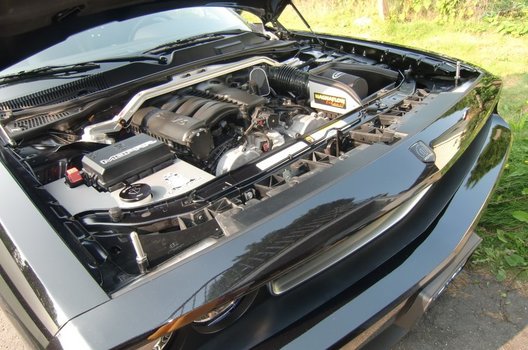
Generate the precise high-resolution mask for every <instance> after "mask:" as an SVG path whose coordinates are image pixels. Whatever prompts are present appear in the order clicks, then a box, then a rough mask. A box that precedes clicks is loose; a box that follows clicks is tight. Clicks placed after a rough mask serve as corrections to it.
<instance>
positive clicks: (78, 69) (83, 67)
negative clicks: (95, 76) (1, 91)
mask: <svg viewBox="0 0 528 350" xmlns="http://www.w3.org/2000/svg"><path fill="white" fill-rule="evenodd" d="M99 67H100V65H98V64H97V63H94V62H86V63H76V64H69V65H64V66H44V67H39V68H35V69H31V70H25V71H20V72H18V73H15V74H10V75H4V76H2V77H0V83H9V82H12V81H17V80H24V79H32V78H38V77H44V76H51V75H56V74H64V75H69V74H73V73H82V72H87V71H90V70H93V69H97V68H99Z"/></svg>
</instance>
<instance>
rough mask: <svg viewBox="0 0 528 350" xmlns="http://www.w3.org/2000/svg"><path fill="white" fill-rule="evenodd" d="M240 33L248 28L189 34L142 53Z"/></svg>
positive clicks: (152, 52)
mask: <svg viewBox="0 0 528 350" xmlns="http://www.w3.org/2000/svg"><path fill="white" fill-rule="evenodd" d="M242 33H251V32H250V31H248V30H242V29H233V30H225V31H220V32H214V33H207V34H200V35H195V36H191V37H188V38H185V39H180V40H176V41H171V42H168V43H165V44H161V45H158V46H156V47H153V48H152V49H148V50H147V51H144V52H143V53H144V54H159V53H164V52H167V51H169V50H174V49H181V48H184V47H188V46H194V45H196V44H202V43H206V42H210V41H215V40H218V39H223V38H224V36H225V35H236V34H242Z"/></svg>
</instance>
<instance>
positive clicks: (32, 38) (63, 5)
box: [0, 0, 289, 70]
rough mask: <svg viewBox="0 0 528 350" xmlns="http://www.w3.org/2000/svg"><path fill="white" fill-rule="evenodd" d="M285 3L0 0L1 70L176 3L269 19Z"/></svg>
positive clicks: (269, 0) (274, 0)
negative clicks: (246, 12) (78, 36)
mask: <svg viewBox="0 0 528 350" xmlns="http://www.w3.org/2000/svg"><path fill="white" fill-rule="evenodd" d="M288 3H289V0H236V1H229V2H225V1H224V2H221V1H201V0H194V1H189V0H179V1H152V0H59V1H36V0H0V47H1V48H2V49H1V50H0V70H2V69H4V68H6V67H9V66H10V65H12V64H14V63H16V62H18V61H20V60H22V59H24V58H26V57H28V56H30V55H32V54H34V53H36V52H38V51H41V50H43V49H45V48H47V47H49V46H51V45H54V44H56V43H59V42H61V41H63V40H64V39H66V38H67V37H68V36H70V35H72V34H75V33H78V32H80V31H82V30H85V29H88V28H92V27H94V26H97V25H100V24H104V23H107V22H110V21H120V20H125V19H128V18H132V17H136V16H141V15H145V14H148V13H152V12H158V11H163V10H168V9H173V8H178V7H189V6H200V5H208V6H215V5H216V6H228V7H235V8H243V9H247V10H250V11H252V12H254V13H255V14H256V15H257V16H259V17H260V18H262V20H263V21H264V22H269V21H271V20H273V19H274V18H277V17H278V16H279V15H280V13H281V12H282V10H283V9H284V7H285V6H286V5H287V4H288Z"/></svg>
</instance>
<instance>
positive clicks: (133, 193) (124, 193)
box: [119, 183, 152, 203]
mask: <svg viewBox="0 0 528 350" xmlns="http://www.w3.org/2000/svg"><path fill="white" fill-rule="evenodd" d="M151 197H152V190H151V188H150V186H149V185H147V184H144V183H136V184H132V185H129V186H127V187H125V188H124V189H122V190H121V192H119V199H120V200H122V201H123V202H127V203H136V202H140V201H143V200H144V199H147V198H151Z"/></svg>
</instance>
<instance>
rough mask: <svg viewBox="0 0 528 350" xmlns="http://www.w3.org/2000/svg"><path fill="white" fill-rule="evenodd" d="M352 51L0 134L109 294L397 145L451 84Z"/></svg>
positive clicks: (41, 117) (122, 99)
mask: <svg viewBox="0 0 528 350" xmlns="http://www.w3.org/2000/svg"><path fill="white" fill-rule="evenodd" d="M354 50H355V49H354V48H352V49H351V50H348V52H344V51H343V50H342V49H339V50H336V49H332V50H330V49H327V48H324V49H323V48H321V47H317V46H315V45H309V46H307V47H306V48H304V49H303V50H300V51H299V53H298V54H296V55H293V56H287V57H284V55H282V56H280V57H279V56H273V55H269V57H268V56H255V57H250V58H245V59H237V60H233V59H231V60H227V61H225V62H220V63H214V64H210V65H204V66H200V67H197V68H196V67H195V68H193V69H188V70H186V71H184V72H180V73H177V74H172V75H170V76H167V77H166V79H164V80H163V81H158V82H156V83H149V84H145V85H144V86H141V87H140V88H138V89H135V90H133V91H125V92H124V93H123V96H118V97H116V99H117V102H116V99H113V100H111V102H107V103H99V104H97V107H96V108H92V107H90V106H88V104H87V105H84V106H82V107H73V110H75V108H77V109H80V110H82V111H83V113H81V117H75V118H70V117H69V113H70V112H71V110H72V107H69V108H66V109H64V110H63V111H59V112H57V111H54V112H49V113H47V114H38V113H36V114H33V115H29V116H24V117H21V118H11V116H10V115H8V114H7V113H4V115H3V117H2V128H1V131H2V133H3V135H7V136H6V138H7V139H9V140H10V142H9V143H10V145H9V146H8V147H6V149H7V150H8V152H9V154H10V156H11V157H12V159H11V162H12V163H13V164H16V166H17V167H18V170H17V171H19V172H20V173H23V174H24V176H25V177H26V178H28V182H30V183H32V184H33V187H34V189H35V190H36V191H37V193H38V196H39V197H40V198H41V200H42V201H43V202H45V203H46V204H47V205H48V206H49V207H50V208H51V210H52V211H53V212H54V213H55V215H56V217H57V218H58V220H59V221H60V223H61V228H60V229H61V230H63V231H64V232H65V233H64V234H65V235H71V236H73V237H76V239H77V240H78V242H80V245H81V246H82V249H85V250H86V251H87V252H88V255H89V256H90V259H89V260H90V262H89V263H87V265H88V266H89V268H90V269H93V270H98V271H100V270H104V271H105V272H104V273H94V276H96V278H99V279H101V281H100V283H101V285H102V286H103V287H104V288H105V290H108V291H114V290H116V289H118V288H119V287H120V286H122V285H125V284H127V283H129V282H130V281H131V280H133V279H134V278H136V277H137V276H140V275H142V274H144V273H146V272H147V271H148V270H149V269H152V268H156V267H157V266H159V265H161V264H162V263H164V262H166V261H167V260H169V259H170V260H171V261H172V263H174V262H175V261H181V260H183V259H185V258H187V257H189V256H191V255H193V254H195V253H197V252H199V251H201V250H203V249H205V248H207V247H209V246H211V245H214V244H216V243H218V242H219V241H221V240H222V239H223V238H225V237H229V236H230V235H234V234H236V233H237V232H238V229H239V228H238V227H237V226H236V225H235V224H233V222H232V221H231V220H230V219H231V217H232V216H233V215H236V214H237V213H239V212H241V211H243V210H245V209H246V208H249V207H252V206H255V205H257V204H258V203H259V202H261V201H263V200H266V199H269V198H271V197H273V196H275V195H276V194H277V193H280V192H282V191H285V190H287V189H289V188H291V187H292V186H295V185H296V184H297V183H299V182H301V181H303V180H304V179H306V178H309V177H311V176H313V175H315V174H318V173H320V172H322V171H324V170H325V169H327V168H329V167H332V165H333V164H335V163H337V162H339V161H340V160H342V159H344V158H346V157H348V156H349V155H350V153H351V152H352V151H354V152H360V151H361V150H362V149H365V148H367V147H369V146H370V145H372V144H376V143H382V144H385V145H391V144H394V143H396V142H398V141H399V140H400V139H402V138H404V137H406V134H405V133H403V132H400V131H399V126H400V125H401V123H402V120H404V119H405V118H408V117H409V114H410V113H409V112H410V111H412V112H416V111H417V110H419V109H420V108H422V107H423V104H424V103H423V101H424V100H426V99H429V98H432V97H433V96H434V95H435V94H438V93H441V92H442V91H450V90H451V89H453V88H455V87H456V86H457V83H458V82H457V81H456V79H455V80H453V79H443V78H442V79H438V80H437V81H434V83H431V82H432V80H431V79H429V78H424V76H425V74H423V73H420V69H422V70H431V67H430V66H427V65H424V64H422V68H418V66H419V63H418V64H416V65H414V66H413V65H407V63H405V64H404V63H402V62H399V63H398V64H395V65H390V64H387V63H385V62H383V59H380V56H381V57H382V58H383V52H377V51H372V52H371V53H370V54H369V55H370V56H372V57H368V56H369V55H367V53H366V51H365V52H364V54H363V55H359V54H356V53H354ZM373 57H377V59H374V58H373ZM402 61H403V59H402ZM404 65H405V66H408V67H409V68H408V69H403V68H401V67H402V66H404ZM423 67H425V68H423ZM436 69H437V68H434V69H433V71H434V70H436ZM459 73H460V72H459ZM449 74H450V72H449ZM445 75H446V76H447V73H445ZM6 105H7V104H6ZM83 108H84V110H83ZM75 111H76V113H77V110H75ZM84 111H86V112H84ZM41 122H42V124H39V123H41ZM46 123H47V124H46ZM35 125H36V126H35ZM43 125H44V126H43ZM33 126H35V127H34V128H33ZM43 129H45V130H44V131H43ZM138 246H139V247H141V248H138ZM142 254H143V255H142ZM147 257H148V259H147ZM140 261H142V263H140ZM145 261H147V262H148V263H145Z"/></svg>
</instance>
